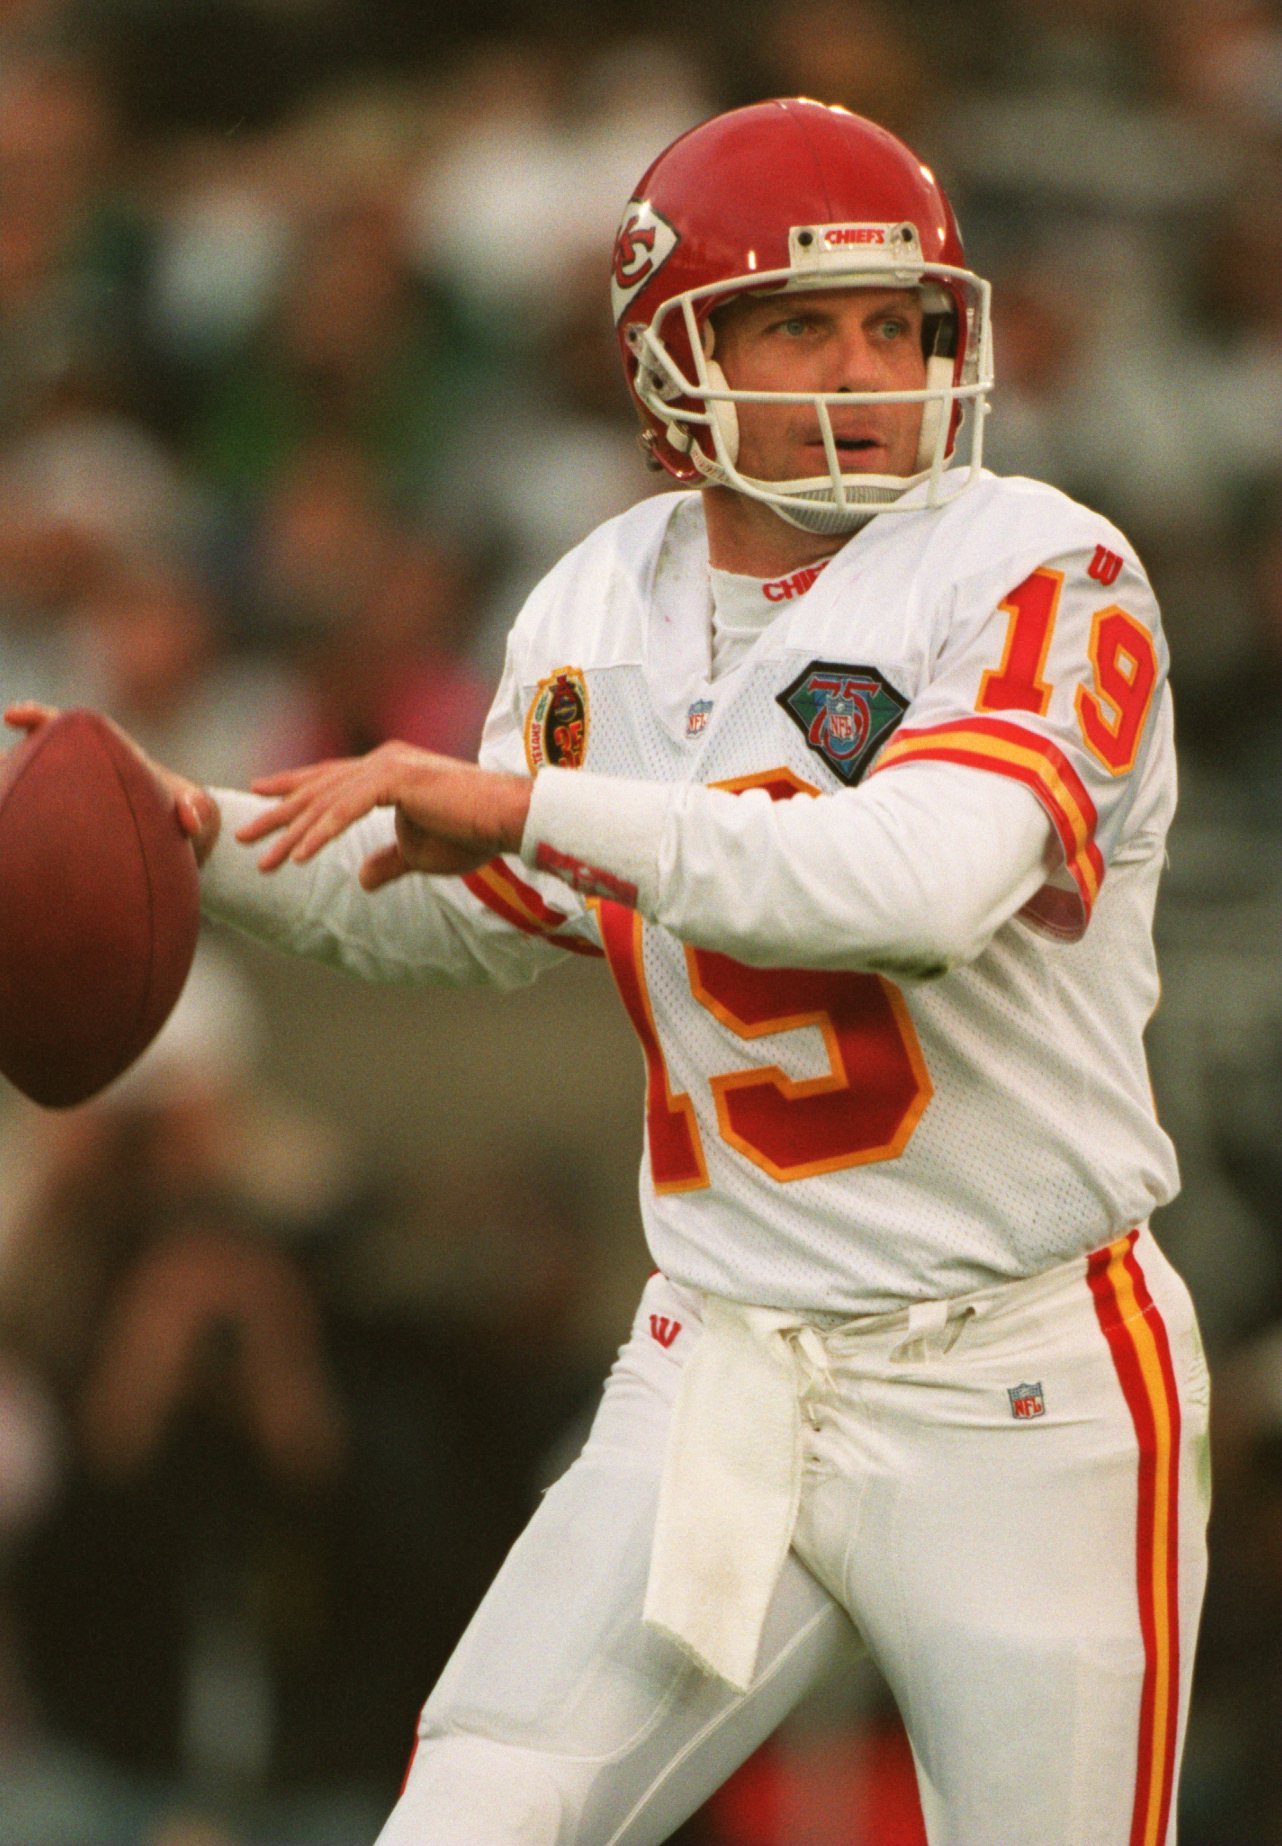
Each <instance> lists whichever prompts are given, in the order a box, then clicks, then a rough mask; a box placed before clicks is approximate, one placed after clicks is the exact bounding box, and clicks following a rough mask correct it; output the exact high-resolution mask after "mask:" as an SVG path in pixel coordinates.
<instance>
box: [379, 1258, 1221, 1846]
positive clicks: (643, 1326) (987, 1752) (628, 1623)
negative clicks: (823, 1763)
mask: <svg viewBox="0 0 1282 1846" xmlns="http://www.w3.org/2000/svg"><path fill="white" fill-rule="evenodd" d="M674 1329H676V1331H675V1332H674V1331H673V1330H674ZM699 1336H700V1324H699V1303H698V1298H697V1297H695V1296H693V1295H691V1294H689V1293H687V1292H685V1291H683V1290H679V1289H677V1288H674V1287H673V1286H672V1285H671V1284H670V1283H669V1282H667V1281H666V1280H665V1279H664V1278H663V1277H662V1276H655V1277H653V1278H652V1279H651V1281H650V1283H649V1284H648V1285H647V1287H646V1290H645V1292H644V1294H643V1296H642V1300H641V1306H640V1309H639V1311H638V1314H637V1318H636V1322H635V1324H634V1326H633V1330H632V1335H631V1338H630V1339H629V1341H628V1343H627V1344H626V1346H625V1347H624V1348H623V1350H622V1352H621V1354H620V1356H619V1359H618V1361H617V1362H616V1364H615V1366H614V1368H613V1370H612V1371H611V1374H610V1377H609V1381H608V1383H607V1385H606V1390H605V1395H604V1399H603V1401H602V1404H601V1408H600V1411H599V1413H598V1415H597V1418H596V1421H595V1423H594V1425H593V1428H592V1432H591V1435H590V1437H589V1440H588V1442H587V1445H586V1447H585V1448H584V1451H583V1453H582V1455H581V1456H580V1458H579V1459H578V1461H577V1462H576V1463H575V1464H574V1466H573V1467H572V1468H571V1469H570V1470H569V1472H568V1473H567V1474H566V1475H565V1476H564V1477H563V1478H562V1479H561V1480H560V1481H558V1482H557V1484H556V1485H555V1486H554V1487H553V1488H552V1489H551V1491H550V1492H549V1493H548V1494H547V1496H546V1498H545V1499H544V1501H543V1504H542V1505H541V1506H540V1508H539V1510H538V1511H537V1513H536V1514H535V1516H534V1518H533V1519H532V1521H531V1522H530V1525H529V1526H528V1528H527V1529H526V1531H525V1533H524V1535H523V1536H522V1537H521V1539H520V1540H519V1541H518V1543H517V1544H516V1546H515V1547H514V1549H513V1551H512V1553H511V1555H510V1556H509V1558H508V1560H507V1562H506V1563H505V1565H504V1566H503V1569H502V1570H501V1571H500V1573H499V1576H498V1578H497V1579H496V1581H495V1583H494V1585H493V1588H492V1589H491V1590H490V1592H489V1594H488V1596H487V1597H486V1598H485V1600H484V1602H483V1603H482V1605H481V1607H480V1609H479V1611H478V1613H477V1615H476V1617H475V1619H474V1620H473V1622H472V1624H471V1626H470V1627H469V1629H468V1631H467V1633H466V1634H465V1635H464V1637H463V1639H462V1641H461V1642H460V1644H459V1646H458V1649H457V1651H456V1652H455V1654H454V1656H453V1658H452V1660H451V1661H450V1663H449V1665H448V1666H447V1668H446V1670H445V1672H444V1674H443V1675H442V1678H441V1681H440V1684H439V1685H438V1686H437V1688H436V1690H435V1691H434V1692H433V1694H432V1696H431V1697H430V1698H429V1700H428V1702H427V1705H426V1707H425V1709H424V1712H423V1717H422V1722H421V1726H420V1732H419V1738H420V1741H419V1744H418V1746H417V1749H416V1753H415V1756H414V1759H413V1762H412V1764H411V1768H410V1771H409V1775H408V1777H407V1781H406V1786H405V1790H404V1792H403V1794H402V1796H401V1799H400V1801H399V1802H398V1803H397V1806H396V1808H395V1810H394V1811H393V1813H392V1816H391V1818H390V1819H389V1821H388V1823H387V1825H386V1827H385V1828H384V1830H383V1832H382V1833H381V1834H380V1836H379V1841H378V1846H658V1842H660V1841H663V1840H666V1839H667V1838H668V1836H669V1834H670V1833H671V1832H672V1831H673V1830H674V1829H675V1828H676V1827H678V1826H679V1825H680V1823H681V1822H682V1821H683V1820H685V1819H686V1818H687V1817H688V1816H689V1815H690V1814H692V1813H693V1812H694V1811H695V1809H696V1808H698V1807H699V1806H700V1805H701V1804H702V1803H703V1802H704V1801H705V1800H706V1799H707V1797H708V1796H709V1795H710V1794H711V1793H712V1792H713V1790H714V1789H715V1788H717V1786H718V1785H719V1784H720V1783H721V1782H722V1781H723V1780H724V1779H725V1778H726V1776H727V1775H728V1774H729V1773H730V1772H731V1771H732V1770H733V1769H734V1768H735V1767H736V1766H737V1765H738V1764H739V1763H740V1762H742V1760H743V1759H744V1758H745V1757H746V1756H747V1755H748V1754H749V1753H750V1752H751V1751H752V1750H753V1749H754V1748H755V1747H756V1745H757V1744H758V1743H760V1742H761V1741H762V1739H763V1738H764V1737H766V1736H767V1735H768V1733H769V1732H770V1731H771V1730H772V1729H773V1728H774V1727H775V1725H777V1724H778V1723H779V1721H780V1720H781V1719H782V1718H783V1717H784V1716H785V1714H786V1713H787V1712H788V1711H789V1710H790V1708H791V1707H792V1706H793V1705H794V1704H795V1703H796V1702H797V1700H798V1699H799V1698H800V1697H801V1695H802V1694H803V1693H804V1692H805V1691H806V1690H807V1689H808V1688H809V1687H810V1686H811V1685H812V1684H813V1683H814V1681H815V1680H816V1678H817V1677H818V1676H819V1675H821V1674H824V1673H826V1672H828V1671H829V1670H830V1669H831V1668H832V1667H833V1665H834V1664H835V1663H837V1662H839V1661H840V1660H841V1659H842V1658H843V1656H844V1657H846V1658H853V1657H855V1655H856V1654H857V1652H858V1650H860V1649H861V1648H862V1649H866V1650H868V1652H869V1653H871V1655H872V1657H873V1658H874V1660H875V1661H876V1663H877V1666H878V1667H879V1668H880V1670H881V1672H882V1673H883V1674H884V1676H885V1678H886V1680H887V1682H888V1683H889V1685H890V1687H891V1690H892V1691H893V1693H894V1695H895V1698H896V1699H897V1701H898V1704H899V1709H900V1712H901V1714H902V1716H903V1719H904V1723H905V1725H906V1728H907V1731H908V1735H909V1738H910V1740H911V1742H912V1746H913V1751H914V1755H915V1758H916V1762H917V1772H918V1782H919V1786H920V1790H921V1799H922V1806H923V1810H924V1813H925V1817H926V1826H927V1831H928V1834H929V1837H930V1841H931V1846H1171V1843H1172V1842H1173V1841H1174V1838H1175V1800H1174V1791H1175V1783H1176V1777H1177V1773H1178V1764H1179V1757H1180V1751H1181V1748H1182V1745H1183V1733H1184V1723H1185V1717H1186V1714H1187V1709H1188V1696H1189V1685H1190V1679H1191V1673H1192V1662H1193V1645H1194V1638H1195V1632H1196V1626H1197V1618H1198V1612H1199V1609H1200V1607H1201V1600H1202V1591H1203V1585H1204V1580H1205V1567H1206V1548H1205V1526H1206V1516H1207V1511H1208V1501H1209V1478H1208V1466H1207V1413H1208V1397H1209V1388H1208V1381H1207V1374H1206V1366H1205V1362H1204V1360H1203V1357H1202V1350H1201V1344H1200V1341H1199V1339H1198V1334H1197V1327H1196V1323H1195V1320H1194V1315H1193V1309H1192V1304H1191V1302H1190V1300H1189V1296H1188V1292H1187V1290H1186V1289H1185V1287H1184V1284H1183V1283H1182V1281H1181V1280H1180V1279H1179V1277H1178V1276H1177V1275H1176V1273H1175V1272H1174V1270H1173V1269H1172V1268H1171V1266H1170V1264H1169V1263H1168V1262H1167V1261H1166V1259H1165V1258H1164V1257H1163V1255H1162V1254H1161V1252H1160V1251H1159V1249H1158V1248H1157V1245H1156V1244H1155V1243H1154V1241H1153V1239H1152V1237H1151V1236H1150V1235H1149V1233H1148V1232H1147V1231H1141V1232H1140V1233H1138V1235H1137V1234H1136V1233H1131V1234H1130V1236H1129V1237H1124V1238H1121V1239H1119V1240H1118V1242H1117V1243H1115V1244H1113V1245H1111V1246H1109V1247H1107V1248H1106V1249H1104V1250H1101V1251H1097V1252H1096V1253H1095V1254H1094V1255H1093V1256H1092V1257H1090V1258H1082V1259H1080V1260H1078V1261H1076V1262H1072V1263H1067V1264H1064V1265H1062V1266H1061V1267H1059V1268H1056V1269H1054V1270H1050V1271H1048V1272H1047V1273H1046V1274H1044V1275H1041V1276H1036V1277H1033V1278H1030V1279H1029V1280H1026V1281H1021V1282H1014V1283H1008V1284H1005V1285H1003V1286H1000V1287H996V1288H991V1289H985V1290H981V1291H979V1292H977V1293H975V1294H972V1295H967V1296H963V1297H959V1298H958V1299H956V1300H954V1301H952V1302H950V1303H949V1312H948V1318H947V1320H946V1322H945V1323H944V1324H943V1325H942V1326H936V1327H935V1328H934V1329H933V1330H932V1331H931V1332H930V1333H929V1334H928V1335H926V1336H921V1337H916V1338H909V1336H908V1316H907V1314H906V1312H905V1313H896V1314H889V1315H881V1316H877V1317H874V1318H868V1319H861V1320H857V1321H848V1322H846V1323H844V1324H843V1325H841V1326H837V1327H833V1328H830V1329H826V1330H824V1331H823V1333H822V1340H823V1347H824V1353H825V1357H826V1360H827V1364H826V1366H824V1367H823V1368H821V1369H820V1370H819V1371H817V1372H814V1371H812V1374H811V1375H810V1376H808V1377H806V1378H804V1379H801V1378H799V1387H798V1388H799V1391H802V1392H804V1396H803V1402H804V1406H805V1409H806V1413H807V1421H806V1424H805V1437H804V1441H805V1471H804V1479H803V1488H802V1497H801V1507H800V1513H799V1516H798V1521H797V1527H796V1532H795V1536H794V1541H793V1549H792V1552H791V1554H790V1556H789V1557H788V1560H787V1563H786V1565H785V1568H784V1572H783V1576H782V1578H781V1580H780V1583H779V1586H778V1589H777V1591H776V1594H775V1597H774V1601H773V1604H772V1606H771V1609H770V1613H769V1616H768V1619H767V1624H766V1631H765V1637H764V1641H763V1645H762V1650H761V1656H760V1660H759V1665H758V1671H757V1676H756V1679H755V1681H754V1683H753V1685H752V1687H751V1689H750V1690H749V1692H748V1693H747V1694H746V1695H739V1694H736V1693H734V1692H733V1691H732V1690H731V1689H730V1688H729V1687H728V1686H726V1685H725V1684H724V1683H723V1682H721V1681H720V1680H716V1679H712V1678H710V1677H707V1676H705V1675H703V1674H702V1673H701V1672H700V1671H699V1669H698V1668H697V1667H695V1666H694V1665H693V1664H691V1662H690V1661H689V1660H688V1659H687V1657H686V1656H685V1655H684V1654H683V1653H682V1652H681V1651H680V1650H679V1649H678V1648H677V1647H676V1646H675V1645H673V1644H671V1643H670V1642H668V1641H666V1640H664V1639H662V1638H660V1637H659V1636H658V1635H656V1634H654V1633H653V1632H651V1631H650V1630H649V1629H647V1628H646V1627H644V1626H643V1625H642V1621H641V1608H642V1602H643V1597H644V1593H645V1586H646V1577H647V1569H648V1562H649V1550H650V1539H651V1533H652V1530H653V1525H654V1513H655V1503H656V1498H657V1494H658V1483H659V1476H660V1469H661V1465H662V1460H663V1453H664V1443H665V1438H666V1433H667V1427H668V1421H669V1417H670V1413H671V1407H672V1402H673V1398H674V1395H675V1392H676V1386H677V1380H678V1376H679V1373H680V1368H681V1366H682V1363H683V1361H684V1360H685V1358H686V1357H687V1355H688V1353H689V1351H690V1350H691V1348H692V1345H693V1343H694V1341H696V1340H697V1339H698V1338H699ZM669 1342H670V1343H669ZM744 1412H745V1415H746V1416H748V1417H751V1415H752V1407H751V1405H745V1407H744Z"/></svg>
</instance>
